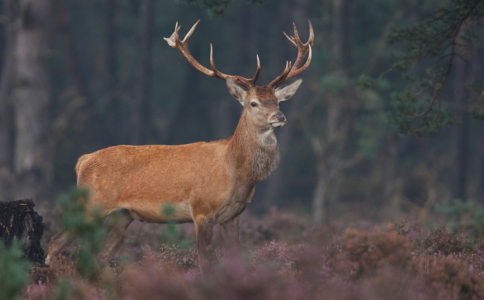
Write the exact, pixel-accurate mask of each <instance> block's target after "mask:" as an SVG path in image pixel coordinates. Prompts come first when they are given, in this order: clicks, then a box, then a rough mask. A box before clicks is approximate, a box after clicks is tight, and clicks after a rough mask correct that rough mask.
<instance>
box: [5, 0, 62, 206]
mask: <svg viewBox="0 0 484 300" xmlns="http://www.w3.org/2000/svg"><path fill="white" fill-rule="evenodd" d="M17 3H18V5H19V15H18V19H17V20H16V22H18V23H17V24H16V26H18V28H17V30H16V37H15V39H14V41H13V42H14V45H13V48H14V50H13V51H14V67H13V69H14V70H13V76H14V83H13V87H12V100H13V107H14V110H15V132H16V135H15V148H14V149H15V150H14V156H15V157H14V172H15V175H16V178H17V188H16V197H18V198H25V197H28V198H34V199H36V200H45V199H47V194H48V192H49V190H50V187H51V183H52V169H53V154H52V151H53V147H52V142H53V141H52V139H51V137H50V135H49V133H50V123H49V120H50V117H49V106H50V104H51V95H50V82H49V76H48V75H47V72H46V67H45V61H46V58H47V56H48V54H49V40H50V37H49V31H50V29H51V27H50V23H51V6H52V1H51V0H20V1H18V2H17Z"/></svg>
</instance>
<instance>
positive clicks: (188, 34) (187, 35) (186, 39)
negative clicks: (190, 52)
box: [176, 20, 200, 43]
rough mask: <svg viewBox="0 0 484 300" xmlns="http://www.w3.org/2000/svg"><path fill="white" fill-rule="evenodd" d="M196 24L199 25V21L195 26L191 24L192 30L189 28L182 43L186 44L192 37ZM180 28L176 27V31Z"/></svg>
mask: <svg viewBox="0 0 484 300" xmlns="http://www.w3.org/2000/svg"><path fill="white" fill-rule="evenodd" d="M176 23H177V24H178V22H176ZM198 23H200V20H198V21H197V22H196V23H195V24H193V26H192V28H190V30H189V31H188V32H187V34H186V35H185V38H184V39H183V41H182V43H187V42H188V40H189V39H190V37H191V36H192V34H193V32H194V31H195V28H197V25H198ZM180 27H181V26H180ZM180 27H178V29H180ZM177 31H178V30H177Z"/></svg>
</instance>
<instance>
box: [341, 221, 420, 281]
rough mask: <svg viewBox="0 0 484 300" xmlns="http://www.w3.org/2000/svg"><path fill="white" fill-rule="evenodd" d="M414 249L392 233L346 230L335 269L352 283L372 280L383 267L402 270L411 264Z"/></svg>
mask: <svg viewBox="0 0 484 300" xmlns="http://www.w3.org/2000/svg"><path fill="white" fill-rule="evenodd" d="M413 247H414V246H413V243H412V242H411V241H409V240H407V239H406V238H405V237H403V236H401V235H399V234H398V233H397V232H396V231H394V230H388V231H383V230H380V229H378V228H376V229H375V230H374V231H361V230H358V229H347V230H346V232H345V233H344V235H343V237H342V241H341V249H342V251H340V252H339V253H337V255H336V257H335V260H336V264H335V266H334V267H335V268H336V269H340V270H338V271H339V272H343V273H347V275H350V276H351V278H353V279H359V278H361V277H362V276H373V275H375V274H376V272H377V271H378V270H380V269H381V268H382V267H392V268H405V266H406V265H407V264H408V262H409V261H410V260H411V257H412V256H411V252H412V250H413ZM345 262H346V264H345Z"/></svg>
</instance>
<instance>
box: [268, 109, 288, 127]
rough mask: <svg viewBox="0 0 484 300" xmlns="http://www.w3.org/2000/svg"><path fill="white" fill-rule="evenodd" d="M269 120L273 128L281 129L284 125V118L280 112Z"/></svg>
mask: <svg viewBox="0 0 484 300" xmlns="http://www.w3.org/2000/svg"><path fill="white" fill-rule="evenodd" d="M271 119H272V122H271V125H272V127H274V128H277V127H282V126H283V125H284V124H285V123H286V116H284V114H282V113H281V112H278V113H276V114H274V115H273V116H272V118H271Z"/></svg>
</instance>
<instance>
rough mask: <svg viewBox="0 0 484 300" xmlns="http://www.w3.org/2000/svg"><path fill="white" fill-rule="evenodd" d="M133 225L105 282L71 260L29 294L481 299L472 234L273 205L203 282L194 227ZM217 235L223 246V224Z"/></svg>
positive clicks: (483, 250)
mask: <svg viewBox="0 0 484 300" xmlns="http://www.w3.org/2000/svg"><path fill="white" fill-rule="evenodd" d="M80 224H83V223H82V222H81V223H80ZM133 225H134V226H133V227H134V228H133V229H131V230H132V232H131V233H128V242H127V243H126V245H125V246H126V247H127V248H128V249H125V251H123V252H127V253H128V254H130V255H131V254H134V256H133V258H132V260H131V261H130V262H127V263H125V264H114V265H112V267H114V272H110V273H109V274H108V275H109V276H111V277H109V276H108V279H107V280H106V278H105V276H98V277H94V280H93V279H92V277H89V278H91V279H90V280H88V279H86V277H83V276H81V275H80V274H79V272H78V271H77V269H76V263H75V260H73V259H72V256H71V257H69V256H67V257H63V258H62V259H61V260H60V261H59V262H60V264H55V265H53V271H55V272H57V273H58V274H59V277H60V278H68V279H61V280H59V281H57V282H55V281H52V282H49V283H47V284H46V285H43V284H37V285H34V284H31V285H30V286H29V287H28V288H27V289H26V292H25V295H26V296H25V298H26V299H82V300H83V299H142V300H149V299H197V300H204V299H281V300H286V299H287V300H292V299H352V300H353V299H361V300H367V299H372V300H373V299H382V300H383V299H385V300H386V299H401V300H410V299H411V300H419V299H422V300H423V299H431V300H432V299H439V300H440V299H484V277H483V276H484V247H483V246H481V244H478V243H472V244H469V243H468V242H467V239H468V236H467V233H468V232H467V231H465V232H452V231H451V230H449V229H448V228H446V227H438V228H435V229H425V228H422V227H421V226H419V225H418V224H413V225H412V224H408V223H406V222H403V223H399V224H391V225H388V226H387V227H386V228H385V229H381V228H379V227H377V226H368V225H365V226H364V227H362V228H365V229H361V228H359V229H355V228H348V229H346V230H345V231H342V230H340V229H338V228H337V227H335V226H334V225H329V226H323V227H319V228H318V227H315V226H313V225H311V224H310V223H309V222H308V221H307V220H305V219H304V218H299V217H296V216H294V215H291V214H288V213H284V212H280V211H277V210H275V209H274V210H271V212H270V213H269V214H267V215H266V216H263V217H262V218H260V219H258V218H255V217H253V216H250V215H244V216H242V220H241V241H242V243H243V245H244V246H243V252H244V253H243V254H244V255H243V258H241V259H234V258H222V257H221V256H220V254H219V252H216V254H217V257H218V262H217V263H215V265H214V268H213V272H212V273H211V274H210V275H209V276H207V277H206V278H201V276H200V272H199V270H198V259H197V251H196V248H195V247H194V246H193V241H194V230H193V225H188V226H182V227H181V228H179V227H176V228H177V230H176V231H174V230H173V227H174V226H175V225H174V224H169V225H170V226H173V227H170V226H167V225H165V226H164V227H163V226H159V225H153V226H151V225H149V224H142V223H139V222H138V223H137V222H134V223H133ZM177 226H178V225H177ZM88 228H89V227H88ZM130 235H131V237H130ZM214 236H215V240H216V241H215V242H216V244H217V242H220V241H217V228H216V229H215V234H214ZM135 238H136V242H134V240H135ZM183 240H186V241H189V242H188V244H189V246H188V247H186V246H184V245H183V242H182V241H183ZM217 249H218V248H217V247H216V250H217ZM91 253H92V252H91ZM101 275H106V274H101Z"/></svg>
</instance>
